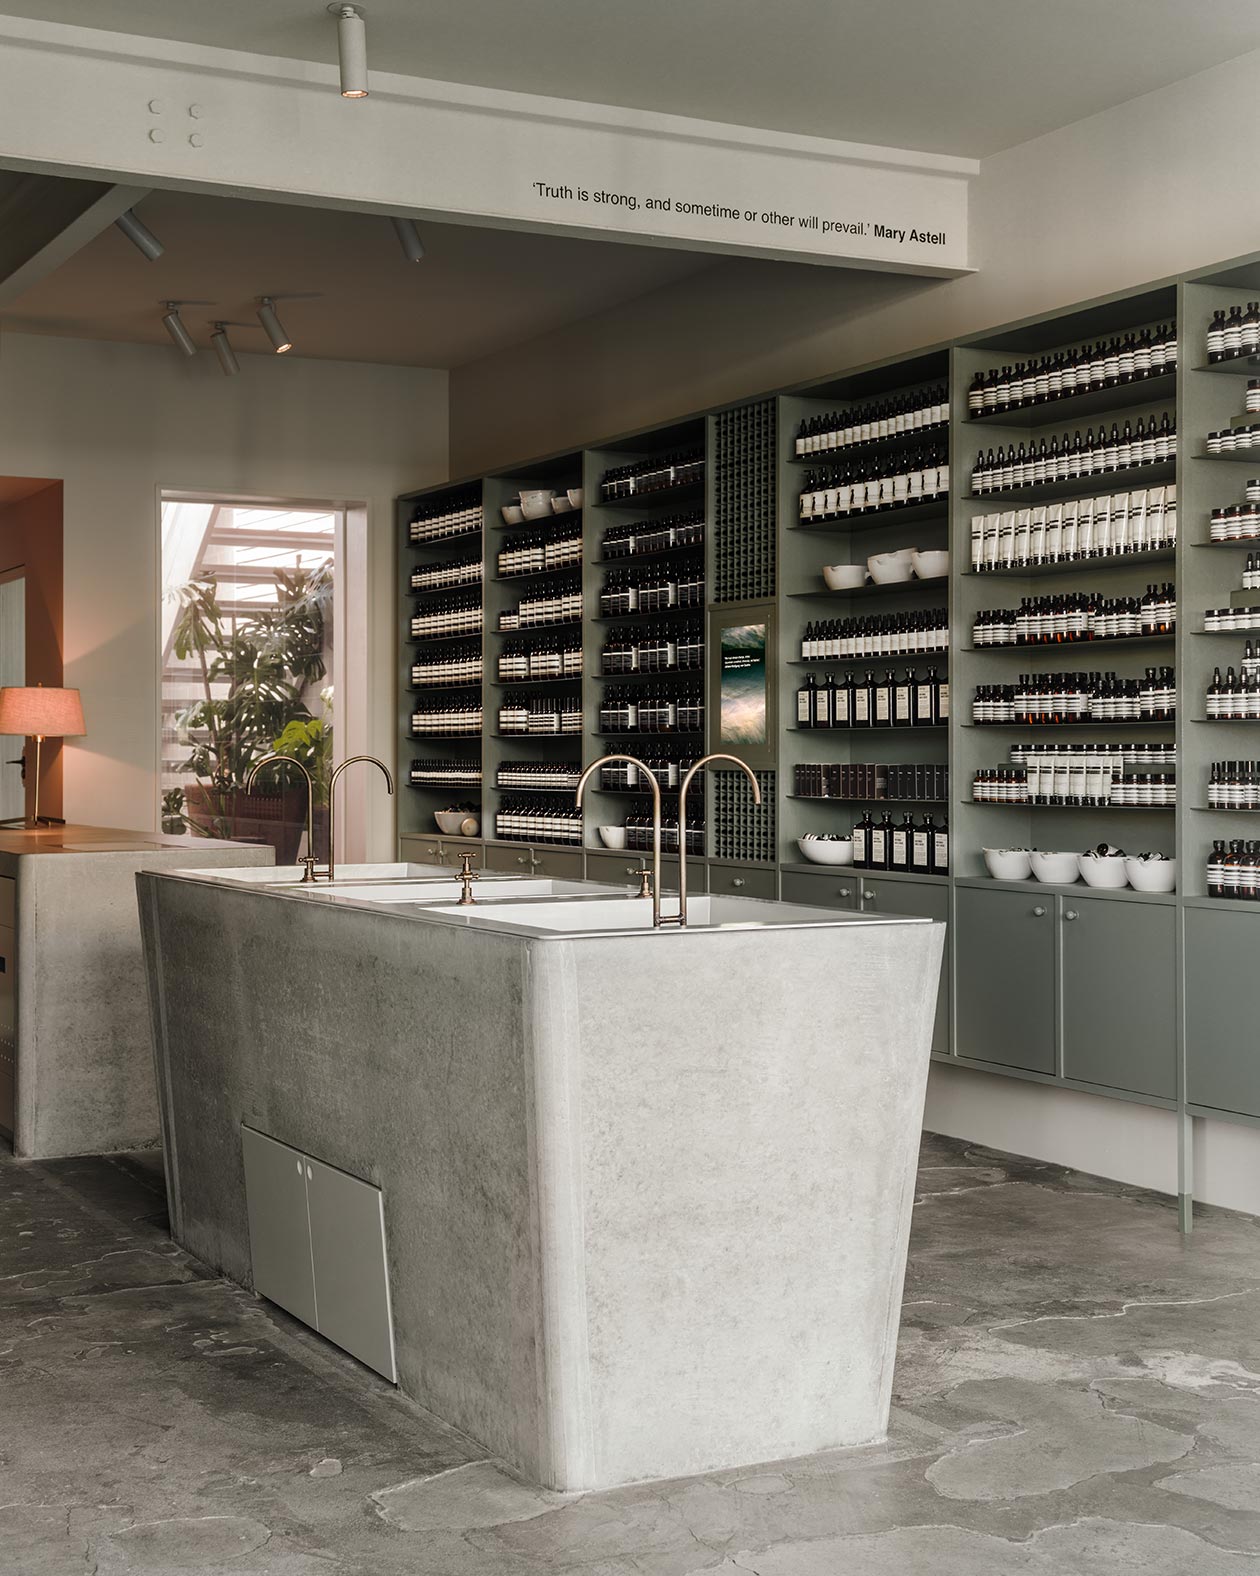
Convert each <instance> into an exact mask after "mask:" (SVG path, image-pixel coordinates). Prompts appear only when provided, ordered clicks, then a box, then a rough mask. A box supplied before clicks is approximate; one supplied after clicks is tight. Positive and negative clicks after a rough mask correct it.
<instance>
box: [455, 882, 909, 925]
mask: <svg viewBox="0 0 1260 1576" xmlns="http://www.w3.org/2000/svg"><path fill="white" fill-rule="evenodd" d="M592 890H593V889H592V887H591V885H590V884H589V883H587V884H586V885H585V887H584V891H586V892H591V891H592ZM594 890H596V891H597V890H598V889H594ZM521 895H522V896H523V895H524V894H523V893H522V894H521ZM515 896H516V894H515V893H512V894H505V900H504V901H496V902H495V903H493V904H492V905H489V906H487V907H486V908H481V907H480V905H478V907H476V908H462V909H455V910H452V909H450V908H446V907H443V908H439V907H437V906H436V905H429V906H428V912H429V913H431V914H434V915H442V916H443V917H447V918H449V917H454V918H457V919H460V920H463V921H465V922H466V923H468V924H470V925H482V924H484V925H486V926H490V927H494V928H496V929H508V928H510V929H513V930H521V931H529V932H536V933H544V934H554V935H574V936H576V935H591V934H592V933H604V934H608V935H617V934H622V933H625V932H627V931H643V930H651V929H652V905H651V903H650V902H648V901H647V900H646V899H644V898H639V897H629V896H622V897H616V898H602V897H594V896H592V897H589V898H582V897H575V898H562V899H560V900H559V901H556V902H550V903H549V902H537V903H517V902H514V901H511V899H512V898H514V897H515ZM677 910H678V900H677V898H673V897H667V898H666V900H665V905H664V913H665V915H666V916H667V917H668V916H669V915H670V914H674V913H676V912H677ZM926 923H927V921H926V920H920V919H915V918H912V917H911V916H908V915H904V916H903V915H894V916H885V915H872V914H845V913H839V912H837V911H836V910H834V909H829V908H809V907H807V906H806V905H805V904H803V903H771V902H764V901H762V900H760V899H757V898H748V897H693V898H689V899H688V900H687V928H688V929H689V930H697V931H704V930H765V929H768V928H771V927H780V926H790V925H798V926H799V925H809V926H816V925H854V924H860V925H870V924H910V925H919V924H926ZM679 929H680V927H678V926H671V927H668V928H666V929H664V930H663V931H662V932H661V934H664V935H676V934H677V933H678V931H679Z"/></svg>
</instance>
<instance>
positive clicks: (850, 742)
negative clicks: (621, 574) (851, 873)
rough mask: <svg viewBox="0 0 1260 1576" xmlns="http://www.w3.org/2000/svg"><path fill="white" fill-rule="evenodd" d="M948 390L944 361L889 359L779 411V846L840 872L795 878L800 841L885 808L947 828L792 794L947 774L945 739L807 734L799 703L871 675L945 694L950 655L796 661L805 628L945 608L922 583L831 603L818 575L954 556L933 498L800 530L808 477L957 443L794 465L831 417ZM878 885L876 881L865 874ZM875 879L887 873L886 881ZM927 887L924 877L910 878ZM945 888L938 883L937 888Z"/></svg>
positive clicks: (945, 434) (940, 589)
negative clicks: (927, 553)
mask: <svg viewBox="0 0 1260 1576" xmlns="http://www.w3.org/2000/svg"><path fill="white" fill-rule="evenodd" d="M940 387H944V389H945V391H946V399H947V401H948V400H949V390H950V357H949V353H948V351H945V350H938V351H932V352H928V353H925V354H923V355H918V356H910V357H897V358H889V359H888V360H885V361H881V362H878V363H876V364H874V365H872V366H869V367H866V368H861V369H859V370H857V371H855V372H853V373H851V374H848V375H846V376H845V377H841V378H836V379H831V380H828V381H826V382H823V383H818V384H815V385H813V386H811V387H810V388H808V389H806V390H802V391H800V392H799V393H797V394H794V395H790V396H789V395H785V396H781V397H780V400H779V453H780V465H779V520H780V533H779V553H780V574H779V586H780V595H779V629H780V648H781V651H782V653H783V656H784V658H785V659H786V660H785V661H783V662H782V663H781V665H780V668H779V690H778V701H779V706H778V711H779V771H778V789H779V816H778V846H779V857H780V860H781V861H782V862H783V868H784V869H785V870H787V869H788V868H789V867H791V868H792V869H793V870H796V871H798V873H799V871H800V870H801V869H802V868H803V869H804V870H808V871H809V872H811V873H814V874H818V873H820V872H821V873H824V874H833V875H834V874H836V873H838V871H841V870H842V869H843V867H831V866H826V865H818V864H812V863H809V862H805V864H804V866H803V867H802V865H801V862H800V851H799V848H798V845H797V839H798V838H799V837H801V836H802V835H804V834H805V833H807V832H827V833H847V832H850V831H851V830H852V828H853V826H854V825H855V824H856V823H857V822H858V821H859V820H860V819H861V818H862V816H863V815H865V814H866V813H868V812H872V813H877V814H878V813H879V809H880V806H882V807H883V808H885V809H887V810H888V811H889V813H893V812H894V811H895V808H896V806H897V805H898V804H901V805H904V806H906V807H907V808H911V809H913V810H914V811H915V812H916V819H918V820H921V818H922V816H923V815H924V814H928V813H930V814H932V815H933V817H934V818H935V820H936V821H937V823H938V824H939V823H940V822H941V821H943V820H945V819H946V818H947V817H948V813H949V809H950V806H949V804H948V802H940V801H931V802H929V801H922V802H918V801H914V802H912V801H908V800H907V801H902V800H880V801H878V802H877V803H872V804H866V803H863V802H861V801H859V800H856V799H845V798H835V797H828V798H821V797H813V796H807V795H803V794H797V793H796V792H795V780H796V769H797V767H803V766H807V765H817V764H820V763H829V764H836V765H853V764H856V763H862V762H880V763H884V764H887V765H893V766H900V765H906V766H915V765H942V766H944V765H947V764H948V760H949V728H948V726H947V725H944V724H942V725H939V726H932V727H923V726H920V727H913V728H911V727H899V728H884V727H880V728H844V729H813V728H802V727H799V726H798V725H797V692H798V689H799V688H800V686H801V685H802V684H804V682H805V680H806V677H807V675H808V674H809V673H810V672H811V671H813V672H814V673H815V674H817V675H818V676H819V677H822V676H823V675H826V674H834V673H836V672H837V671H839V672H840V673H842V674H848V673H853V672H857V673H861V672H862V671H863V669H866V668H869V669H871V670H872V671H874V672H875V673H877V674H883V673H884V672H886V671H887V670H888V669H890V668H891V669H892V670H893V671H894V672H896V673H897V674H904V673H906V672H907V671H908V670H909V669H911V668H914V669H916V670H917V672H918V673H919V674H920V675H923V674H924V673H925V671H926V670H927V669H928V668H931V667H935V668H936V669H937V671H938V673H939V674H940V676H941V677H942V679H944V680H945V681H947V682H948V678H949V671H950V662H949V652H948V650H945V651H940V652H935V653H917V654H914V655H909V654H906V655H904V656H903V655H897V656H879V657H864V658H863V657H853V658H845V659H840V660H834V659H833V660H828V661H824V660H821V659H820V660H818V661H816V662H813V663H811V662H808V661H805V660H803V659H802V658H801V656H800V652H801V641H802V638H803V635H804V632H805V627H806V625H807V624H810V623H814V622H816V621H818V620H820V619H821V620H829V619H840V620H843V619H845V618H849V617H854V618H857V617H863V618H865V617H867V616H873V615H879V616H884V615H889V616H895V615H897V614H900V613H907V614H908V613H914V612H919V611H922V610H924V609H925V608H929V607H932V606H941V607H945V606H947V605H948V603H949V599H950V590H951V587H950V579H949V577H948V576H942V577H940V578H933V579H925V580H910V581H901V582H897V583H894V584H886V585H874V584H871V585H865V586H862V587H860V588H857V589H854V590H850V591H837V592H833V591H830V590H828V589H827V587H826V585H825V584H824V582H823V579H822V567H823V565H824V564H838V563H864V562H865V561H866V560H867V559H868V558H869V557H870V556H872V555H873V554H877V553H882V552H891V551H896V550H898V549H902V548H907V547H915V548H919V549H923V550H927V549H941V548H946V547H948V546H949V540H950V533H949V511H950V498H949V493H948V491H947V492H945V493H944V494H942V495H941V496H940V497H937V498H933V499H931V500H928V501H923V502H909V503H907V504H904V505H901V506H898V507H894V508H891V509H886V510H872V511H862V512H851V513H850V514H848V515H846V516H843V517H839V518H833V519H827V520H825V521H824V520H802V519H801V518H800V493H801V491H802V488H803V487H804V486H805V482H806V478H807V476H808V475H809V473H810V471H811V468H812V469H814V470H815V471H816V472H819V473H824V474H825V473H827V472H829V471H833V470H834V469H835V468H836V467H837V466H844V465H845V464H846V463H847V462H848V461H850V460H851V461H854V462H857V463H866V462H867V461H874V460H877V459H878V458H879V457H880V456H881V455H882V454H889V455H891V454H894V453H896V452H898V450H899V449H901V448H902V447H905V448H906V449H910V448H912V447H913V446H914V445H916V444H917V443H919V442H922V443H923V444H933V443H945V444H946V445H950V444H952V443H953V441H954V421H953V419H952V412H951V420H949V421H946V422H945V423H943V424H941V425H939V426H937V427H934V428H932V429H931V430H930V431H924V432H923V433H922V436H921V437H919V436H917V435H916V434H914V433H910V434H907V435H904V438H903V442H902V443H900V444H899V443H897V442H890V441H888V440H885V441H884V442H882V443H880V444H878V445H870V446H864V447H863V448H862V449H861V450H860V451H859V450H854V452H853V453H852V454H851V455H850V454H848V453H847V452H846V451H845V450H840V451H837V453H835V454H832V455H820V456H815V457H814V458H815V461H816V463H815V465H814V466H813V467H811V466H810V464H809V463H808V462H798V461H797V460H796V457H795V453H794V449H795V441H796V436H797V433H798V431H799V429H800V426H801V423H802V422H808V421H810V420H812V419H813V418H815V417H822V416H829V415H830V414H831V413H832V412H835V411H842V412H843V411H845V410H849V409H854V408H860V407H862V406H864V405H865V404H867V403H869V402H878V401H882V400H885V399H888V398H890V397H895V396H899V395H902V394H906V395H910V396H920V395H921V396H922V397H923V398H924V399H926V398H927V396H928V393H929V391H931V390H933V389H935V388H940ZM868 874H871V875H874V874H875V872H868ZM878 874H879V875H880V876H884V875H887V874H888V872H884V871H881V872H879V873H878ZM916 879H918V880H923V879H925V878H923V877H917V878H916ZM943 879H944V878H942V880H943Z"/></svg>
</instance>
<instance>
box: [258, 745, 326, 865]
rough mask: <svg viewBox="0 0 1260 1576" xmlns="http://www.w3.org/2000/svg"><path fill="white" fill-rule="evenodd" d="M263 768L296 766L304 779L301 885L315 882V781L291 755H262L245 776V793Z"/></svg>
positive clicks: (316, 861) (316, 863) (316, 862)
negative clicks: (304, 827) (304, 826)
mask: <svg viewBox="0 0 1260 1576" xmlns="http://www.w3.org/2000/svg"><path fill="white" fill-rule="evenodd" d="M264 766H296V767H297V769H298V771H300V772H301V774H302V776H303V777H305V778H306V858H305V859H303V861H302V884H303V885H304V886H305V885H307V884H308V883H309V882H311V881H314V880H315V878H316V875H317V874H318V865H319V861H318V860H317V859H316V857H315V779H314V778H313V777H312V776H311V774H310V772H309V771H307V769H306V767H305V766H303V765H302V763H301V761H295V760H294V759H293V757H292V756H291V755H264V756H263V758H262V760H261V761H255V762H254V764H253V765H252V766H251V767H250V769H249V771H248V772H247V773H246V774H245V791H246V792H247V793H248V792H249V790H250V789H251V788H252V787H253V786H254V778H255V777H257V776H258V774H259V772H260V771H262V769H263V767H264Z"/></svg>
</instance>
